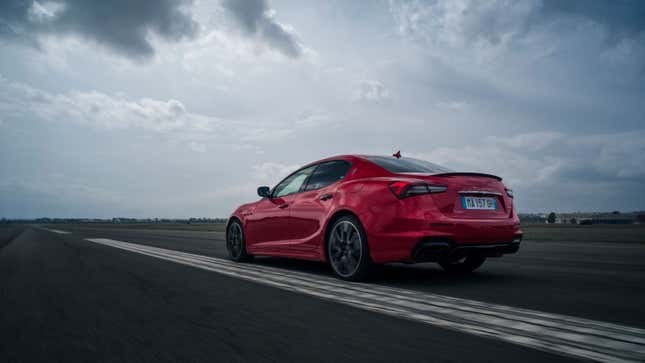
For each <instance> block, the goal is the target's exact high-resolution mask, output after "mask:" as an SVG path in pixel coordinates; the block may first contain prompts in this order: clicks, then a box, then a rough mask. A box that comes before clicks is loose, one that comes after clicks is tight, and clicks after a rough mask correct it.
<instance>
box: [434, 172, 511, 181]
mask: <svg viewBox="0 0 645 363" xmlns="http://www.w3.org/2000/svg"><path fill="white" fill-rule="evenodd" d="M460 175H463V176H482V177H485V178H493V179H497V180H499V181H502V178H500V177H498V176H497V175H493V174H486V173H468V172H458V171H453V172H449V173H439V174H432V176H460Z"/></svg>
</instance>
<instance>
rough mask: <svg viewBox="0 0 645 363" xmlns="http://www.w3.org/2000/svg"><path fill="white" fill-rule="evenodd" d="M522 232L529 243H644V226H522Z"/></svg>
mask: <svg viewBox="0 0 645 363" xmlns="http://www.w3.org/2000/svg"><path fill="white" fill-rule="evenodd" d="M522 230H523V231H524V239H525V240H530V241H572V242H642V243H645V224H625V225H611V224H593V225H587V226H585V225H577V224H522Z"/></svg>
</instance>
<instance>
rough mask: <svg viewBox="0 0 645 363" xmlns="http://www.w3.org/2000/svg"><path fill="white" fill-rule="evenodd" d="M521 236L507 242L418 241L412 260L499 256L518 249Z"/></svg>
mask: <svg viewBox="0 0 645 363" xmlns="http://www.w3.org/2000/svg"><path fill="white" fill-rule="evenodd" d="M520 243H521V237H518V238H517V239H516V240H514V241H512V242H507V243H485V244H467V245H459V244H456V243H454V242H451V241H437V240H432V239H430V240H425V241H423V240H422V241H420V242H419V243H418V244H417V245H416V246H415V247H414V249H413V250H412V255H411V256H410V257H411V261H412V262H436V261H439V260H441V259H443V258H458V257H461V256H465V255H471V254H477V255H480V256H485V257H500V256H502V255H505V254H509V253H515V252H517V251H518V250H519V249H520Z"/></svg>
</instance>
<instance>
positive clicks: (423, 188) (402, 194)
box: [388, 181, 448, 199]
mask: <svg viewBox="0 0 645 363" xmlns="http://www.w3.org/2000/svg"><path fill="white" fill-rule="evenodd" d="M388 187H389V188H390V191H391V192H392V193H393V194H394V195H395V196H396V197H397V198H399V199H403V198H407V197H412V196H415V195H421V194H431V193H443V192H445V191H446V190H447V189H448V187H447V186H445V185H432V184H427V183H411V182H404V181H394V182H391V183H390V184H389V185H388Z"/></svg>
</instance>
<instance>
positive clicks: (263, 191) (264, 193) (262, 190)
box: [258, 186, 271, 198]
mask: <svg viewBox="0 0 645 363" xmlns="http://www.w3.org/2000/svg"><path fill="white" fill-rule="evenodd" d="M258 195H259V196H261V197H262V198H267V197H268V196H269V195H271V189H269V187H267V186H261V187H258Z"/></svg>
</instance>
